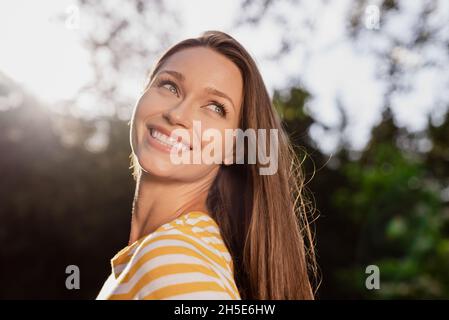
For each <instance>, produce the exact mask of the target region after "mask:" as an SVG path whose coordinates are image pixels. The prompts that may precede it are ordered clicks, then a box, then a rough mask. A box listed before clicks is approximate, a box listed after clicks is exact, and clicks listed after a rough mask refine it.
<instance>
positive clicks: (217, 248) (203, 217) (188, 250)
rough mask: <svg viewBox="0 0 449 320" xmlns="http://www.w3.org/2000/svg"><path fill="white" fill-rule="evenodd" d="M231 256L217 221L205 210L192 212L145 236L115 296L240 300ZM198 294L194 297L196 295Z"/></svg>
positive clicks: (133, 255) (134, 253)
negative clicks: (120, 292) (212, 295)
mask: <svg viewBox="0 0 449 320" xmlns="http://www.w3.org/2000/svg"><path fill="white" fill-rule="evenodd" d="M232 269H233V268H232V259H231V258H230V256H229V253H228V251H227V249H226V247H225V245H224V243H223V241H222V239H221V236H220V232H219V228H218V225H217V224H216V223H215V221H214V220H213V219H212V218H211V217H210V216H208V215H207V214H205V213H203V212H189V213H187V214H184V215H182V216H180V217H178V218H177V219H175V220H173V221H171V222H169V223H166V224H164V225H162V226H160V227H159V228H158V229H157V230H156V231H154V232H153V233H151V234H149V235H148V236H146V237H145V238H144V239H143V240H142V241H141V242H140V243H139V244H138V247H137V248H136V249H135V251H134V252H133V253H132V257H131V259H130V264H129V266H128V267H127V269H126V275H124V276H123V277H122V279H121V282H123V285H125V286H126V288H125V287H122V288H121V289H120V291H123V292H127V293H126V294H125V295H118V296H114V298H132V297H138V298H150V299H152V298H155V299H161V298H168V297H172V296H174V295H175V292H185V293H186V294H187V293H189V295H188V296H192V294H195V296H198V297H199V295H201V294H204V295H205V296H207V295H210V294H211V293H214V292H215V294H216V297H221V299H224V298H226V297H230V298H232V299H236V298H238V290H237V288H236V286H235V283H234V281H233V270H232ZM192 297H193V296H192Z"/></svg>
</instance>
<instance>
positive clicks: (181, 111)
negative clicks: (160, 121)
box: [163, 101, 192, 128]
mask: <svg viewBox="0 0 449 320" xmlns="http://www.w3.org/2000/svg"><path fill="white" fill-rule="evenodd" d="M191 111H192V110H191V108H190V107H189V105H188V104H187V103H186V101H182V102H180V103H178V104H177V105H176V106H174V107H172V108H170V109H168V110H167V111H165V112H164V113H163V117H164V118H165V120H167V121H168V122H169V123H170V124H171V125H180V126H183V127H184V128H189V127H190V124H191V123H192V119H191Z"/></svg>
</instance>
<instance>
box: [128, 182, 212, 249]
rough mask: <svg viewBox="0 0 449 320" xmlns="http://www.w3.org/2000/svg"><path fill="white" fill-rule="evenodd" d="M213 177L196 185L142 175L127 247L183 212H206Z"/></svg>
mask: <svg viewBox="0 0 449 320" xmlns="http://www.w3.org/2000/svg"><path fill="white" fill-rule="evenodd" d="M213 177H214V175H213V176H211V177H209V178H206V179H204V181H199V182H193V183H179V182H167V181H165V180H164V181H161V180H159V179H157V178H155V177H152V176H150V175H149V174H147V173H142V175H141V176H140V178H139V179H138V180H137V183H136V190H135V194H134V201H133V209H132V219H131V232H130V236H129V243H128V244H129V245H130V244H132V243H134V242H135V241H137V240H139V239H140V238H142V237H144V236H145V235H147V234H150V233H152V232H154V231H155V230H156V229H157V228H158V227H160V226H161V225H163V224H164V223H167V222H170V221H172V220H174V219H176V218H177V217H178V216H180V215H181V214H183V213H186V212H189V211H203V212H206V213H207V207H206V199H207V194H208V191H209V188H210V186H211V184H212V182H213Z"/></svg>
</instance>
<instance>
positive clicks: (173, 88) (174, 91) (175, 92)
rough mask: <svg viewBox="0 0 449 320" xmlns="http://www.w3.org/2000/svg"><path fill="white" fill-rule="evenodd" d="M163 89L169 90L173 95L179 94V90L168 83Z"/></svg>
mask: <svg viewBox="0 0 449 320" xmlns="http://www.w3.org/2000/svg"><path fill="white" fill-rule="evenodd" d="M163 87H164V88H165V89H167V90H169V91H170V92H171V93H174V94H178V90H176V87H175V86H174V85H172V84H171V83H166V84H164V85H163Z"/></svg>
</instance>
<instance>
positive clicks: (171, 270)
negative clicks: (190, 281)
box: [111, 263, 236, 300]
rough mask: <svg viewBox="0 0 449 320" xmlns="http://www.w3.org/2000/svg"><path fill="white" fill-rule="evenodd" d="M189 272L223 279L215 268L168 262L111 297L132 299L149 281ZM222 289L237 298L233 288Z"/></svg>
mask: <svg viewBox="0 0 449 320" xmlns="http://www.w3.org/2000/svg"><path fill="white" fill-rule="evenodd" d="M187 272H201V273H204V274H206V275H208V276H211V277H214V278H216V279H217V280H218V281H221V279H220V278H219V277H218V275H217V274H216V273H215V272H214V271H213V270H211V269H208V268H207V267H204V266H201V265H198V264H190V263H177V264H167V265H164V266H160V267H157V268H154V269H152V270H150V271H148V272H147V273H145V274H144V275H143V276H142V278H140V279H139V281H138V282H137V283H136V284H135V285H134V286H133V287H132V288H131V289H130V290H129V291H128V292H127V293H123V294H117V295H113V296H111V299H126V300H129V299H132V298H133V297H134V296H135V295H136V294H137V293H138V292H139V290H141V289H142V288H143V287H144V286H146V285H147V284H148V283H150V282H151V281H153V280H155V279H157V278H160V277H163V276H167V275H172V274H177V273H187ZM222 290H225V291H226V292H227V293H228V294H229V295H230V296H231V297H233V298H234V299H235V298H236V296H235V294H234V293H233V292H232V291H231V290H229V289H227V288H224V287H223V288H222Z"/></svg>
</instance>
